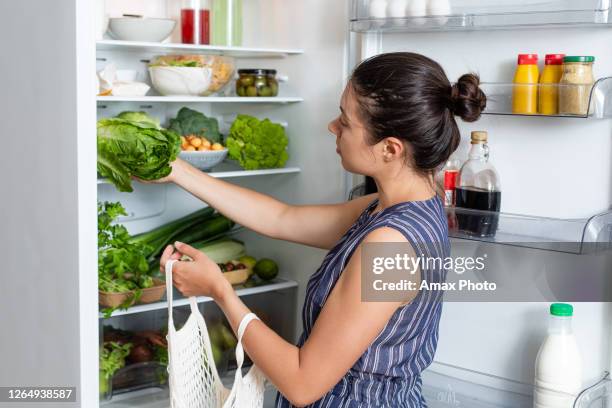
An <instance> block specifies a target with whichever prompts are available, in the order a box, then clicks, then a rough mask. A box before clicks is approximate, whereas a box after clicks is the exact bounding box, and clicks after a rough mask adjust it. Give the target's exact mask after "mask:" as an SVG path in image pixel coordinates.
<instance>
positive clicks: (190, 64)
mask: <svg viewBox="0 0 612 408" xmlns="http://www.w3.org/2000/svg"><path fill="white" fill-rule="evenodd" d="M165 65H166V66H169V67H189V68H195V67H199V66H200V64H198V62H197V61H168V62H166V64H165ZM153 66H155V65H153Z"/></svg>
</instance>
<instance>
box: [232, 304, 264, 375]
mask: <svg viewBox="0 0 612 408" xmlns="http://www.w3.org/2000/svg"><path fill="white" fill-rule="evenodd" d="M253 320H260V319H259V317H257V315H256V314H255V313H247V314H246V315H244V317H243V318H242V320H241V321H240V324H239V325H238V344H236V363H237V364H238V369H237V371H238V372H239V371H240V369H241V368H242V363H243V362H244V347H243V346H242V337H243V336H244V332H245V331H246V328H247V326H248V325H249V323H251V322H252V321H253Z"/></svg>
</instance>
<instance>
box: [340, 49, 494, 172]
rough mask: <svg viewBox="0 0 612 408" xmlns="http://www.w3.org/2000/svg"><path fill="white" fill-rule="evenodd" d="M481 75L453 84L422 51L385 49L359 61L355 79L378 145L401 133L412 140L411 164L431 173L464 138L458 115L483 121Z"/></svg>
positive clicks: (363, 116)
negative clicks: (460, 129) (390, 51)
mask: <svg viewBox="0 0 612 408" xmlns="http://www.w3.org/2000/svg"><path fill="white" fill-rule="evenodd" d="M479 84H480V79H479V78H478V76H477V75H475V74H465V75H463V76H461V78H459V80H458V81H457V83H455V84H453V85H451V83H450V82H449V80H448V78H447V77H446V74H445V72H444V70H443V69H442V67H441V66H440V64H438V63H437V62H435V61H434V60H432V59H430V58H427V57H425V56H423V55H420V54H414V53H410V52H394V53H387V54H380V55H377V56H375V57H372V58H369V59H367V60H365V61H363V62H362V63H361V64H359V65H358V66H357V67H356V68H355V70H354V71H353V75H352V76H351V79H350V85H351V86H352V88H353V90H354V91H355V94H356V95H357V101H358V104H359V111H360V114H361V119H362V120H363V121H364V122H365V124H366V127H367V129H368V130H369V133H370V135H371V137H372V139H373V140H372V142H373V143H372V144H375V143H378V142H380V141H381V140H383V139H385V138H386V137H390V136H393V137H397V138H399V139H401V140H402V141H404V142H405V143H407V144H408V147H409V149H410V151H411V152H412V155H411V156H412V157H411V160H410V164H411V165H412V166H414V168H415V169H417V170H419V171H421V172H431V171H433V170H435V169H436V168H438V167H439V166H440V165H441V164H442V163H444V162H446V160H448V158H449V156H450V155H451V154H452V153H453V152H454V151H455V150H456V149H457V147H458V146H459V141H460V137H461V135H460V133H459V127H458V126H457V122H456V121H455V115H457V116H459V117H461V119H463V120H464V121H466V122H474V121H476V120H478V118H479V117H480V114H481V113H482V111H483V110H484V108H485V106H486V102H487V98H486V96H485V94H484V93H483V92H482V90H481V89H480V88H479Z"/></svg>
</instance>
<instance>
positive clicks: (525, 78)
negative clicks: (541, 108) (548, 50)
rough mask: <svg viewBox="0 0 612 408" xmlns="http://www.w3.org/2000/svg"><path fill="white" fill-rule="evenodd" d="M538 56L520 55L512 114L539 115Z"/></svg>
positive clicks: (515, 79)
mask: <svg viewBox="0 0 612 408" xmlns="http://www.w3.org/2000/svg"><path fill="white" fill-rule="evenodd" d="M539 76H540V71H539V70H538V55H537V54H519V56H518V66H517V67H516V73H515V74H514V84H515V85H514V87H513V90H512V113H517V114H522V115H534V114H536V113H538V80H539Z"/></svg>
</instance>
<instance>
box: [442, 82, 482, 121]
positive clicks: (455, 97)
mask: <svg viewBox="0 0 612 408" xmlns="http://www.w3.org/2000/svg"><path fill="white" fill-rule="evenodd" d="M486 106H487V96H486V95H485V93H484V92H482V90H481V89H480V78H479V77H478V75H476V74H465V75H462V76H461V78H459V80H458V81H457V82H456V83H455V84H454V85H453V86H452V88H451V107H450V109H451V111H452V112H453V114H455V115H457V116H459V117H460V118H461V119H463V120H464V121H465V122H475V121H477V120H478V118H480V115H481V114H482V111H483V110H484V109H485V107H486Z"/></svg>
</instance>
